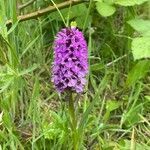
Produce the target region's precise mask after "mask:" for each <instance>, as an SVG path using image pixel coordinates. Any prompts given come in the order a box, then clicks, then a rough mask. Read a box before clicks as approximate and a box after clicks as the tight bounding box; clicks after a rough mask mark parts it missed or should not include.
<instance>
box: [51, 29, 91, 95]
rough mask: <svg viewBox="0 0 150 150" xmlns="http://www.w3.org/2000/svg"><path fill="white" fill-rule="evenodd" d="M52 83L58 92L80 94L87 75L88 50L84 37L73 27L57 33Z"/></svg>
mask: <svg viewBox="0 0 150 150" xmlns="http://www.w3.org/2000/svg"><path fill="white" fill-rule="evenodd" d="M52 71H53V72H52V82H53V83H54V85H55V87H56V89H57V90H58V91H59V92H64V91H68V90H69V91H74V92H77V93H81V92H82V91H83V89H84V85H85V83H86V74H87V73H88V49H87V44H86V41H85V39H84V36H83V34H82V32H81V31H79V30H78V29H77V28H75V27H71V28H65V29H62V30H61V31H60V32H58V34H57V36H56V39H55V41H54V63H53V68H52Z"/></svg>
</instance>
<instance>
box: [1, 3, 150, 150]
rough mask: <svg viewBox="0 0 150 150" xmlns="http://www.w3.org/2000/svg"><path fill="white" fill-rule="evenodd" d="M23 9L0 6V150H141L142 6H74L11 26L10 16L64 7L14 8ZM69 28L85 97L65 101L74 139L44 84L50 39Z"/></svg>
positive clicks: (149, 84) (144, 83) (145, 100)
mask: <svg viewBox="0 0 150 150" xmlns="http://www.w3.org/2000/svg"><path fill="white" fill-rule="evenodd" d="M77 1H80V0H77ZM27 2H29V0H11V1H10V0H1V1H0V150H1V149H2V150H9V149H12V150H17V149H19V150H31V149H32V150H43V149H45V150H51V149H52V150H53V149H54V150H71V149H73V146H74V145H73V143H74V139H73V138H72V137H77V138H78V140H79V141H80V142H79V143H78V144H79V145H78V146H79V147H80V148H79V149H81V150H84V149H92V150H95V149H96V150H101V149H102V150H112V149H115V150H126V149H130V150H135V149H137V150H142V149H143V150H149V149H150V143H149V139H150V135H149V131H150V115H149V114H150V78H149V74H150V60H149V59H150V42H149V41H150V30H149V29H150V18H149V9H150V1H149V0H90V1H86V2H84V1H82V0H81V3H80V4H76V5H74V6H73V5H68V6H67V7H66V8H63V9H59V8H57V9H56V8H55V11H54V12H49V13H46V14H44V15H41V16H40V17H39V16H37V18H36V19H29V20H27V21H22V22H19V20H18V19H17V16H18V15H21V16H22V15H25V16H26V14H29V13H32V12H34V11H38V10H40V9H44V8H46V7H48V6H51V7H53V5H54V4H55V6H58V5H57V4H62V3H64V2H65V3H68V2H69V1H68V0H65V1H64V0H53V1H52V0H35V1H33V2H32V3H31V4H30V5H28V6H26V7H24V8H22V9H19V6H20V5H22V4H26V3H27ZM37 14H38V13H37ZM9 19H11V22H12V24H8V20H9ZM9 21H10V20H9ZM72 21H75V22H76V23H77V26H78V27H79V29H80V30H81V31H83V33H84V36H85V37H86V41H87V43H88V50H89V74H88V76H87V85H86V88H85V91H84V92H83V94H81V95H75V94H74V95H73V98H74V101H75V109H76V112H75V115H76V116H75V117H76V118H77V131H76V132H72V130H71V128H70V125H72V124H71V122H70V118H69V115H68V112H69V111H70V110H68V101H67V95H65V94H59V93H57V92H56V90H55V89H54V86H53V84H52V83H51V75H52V71H51V68H52V62H53V41H54V39H55V35H56V34H57V33H58V31H60V30H61V28H63V27H65V25H67V26H69V25H70V23H71V22H72Z"/></svg>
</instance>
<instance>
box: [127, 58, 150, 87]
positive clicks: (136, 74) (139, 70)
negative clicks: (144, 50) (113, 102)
mask: <svg viewBox="0 0 150 150" xmlns="http://www.w3.org/2000/svg"><path fill="white" fill-rule="evenodd" d="M149 70H150V61H149V60H142V61H139V62H138V63H137V64H136V65H135V66H134V67H133V68H132V69H131V71H130V72H129V74H128V77H127V81H126V85H127V86H132V85H133V84H135V83H136V81H137V80H139V79H141V78H143V77H144V76H145V75H146V73H147V72H148V71H149Z"/></svg>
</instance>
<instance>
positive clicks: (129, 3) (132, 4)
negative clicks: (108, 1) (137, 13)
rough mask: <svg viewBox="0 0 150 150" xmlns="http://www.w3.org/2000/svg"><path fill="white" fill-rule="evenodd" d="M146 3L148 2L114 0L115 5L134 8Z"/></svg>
mask: <svg viewBox="0 0 150 150" xmlns="http://www.w3.org/2000/svg"><path fill="white" fill-rule="evenodd" d="M148 1H149V0H115V4H119V5H121V6H134V5H140V4H142V3H144V2H148Z"/></svg>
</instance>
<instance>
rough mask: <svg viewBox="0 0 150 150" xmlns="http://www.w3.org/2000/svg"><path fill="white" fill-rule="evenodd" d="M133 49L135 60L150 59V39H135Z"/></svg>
mask: <svg viewBox="0 0 150 150" xmlns="http://www.w3.org/2000/svg"><path fill="white" fill-rule="evenodd" d="M131 48H132V53H133V57H134V60H137V59H142V58H150V37H139V38H134V39H133V41H132V46H131Z"/></svg>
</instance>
